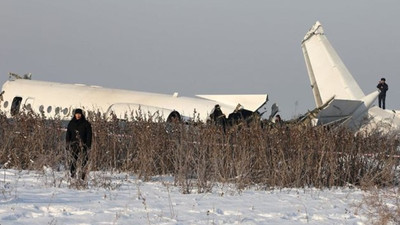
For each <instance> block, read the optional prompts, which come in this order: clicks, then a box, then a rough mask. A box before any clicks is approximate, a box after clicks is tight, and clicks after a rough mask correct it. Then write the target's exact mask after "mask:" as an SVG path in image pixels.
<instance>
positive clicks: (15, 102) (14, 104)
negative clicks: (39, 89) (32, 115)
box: [3, 97, 69, 115]
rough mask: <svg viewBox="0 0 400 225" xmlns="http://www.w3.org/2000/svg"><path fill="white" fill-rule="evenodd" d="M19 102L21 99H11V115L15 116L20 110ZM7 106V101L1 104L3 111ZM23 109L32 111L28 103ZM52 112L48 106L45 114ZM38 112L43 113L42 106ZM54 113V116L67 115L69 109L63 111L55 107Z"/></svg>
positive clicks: (51, 108)
mask: <svg viewBox="0 0 400 225" xmlns="http://www.w3.org/2000/svg"><path fill="white" fill-rule="evenodd" d="M21 102H22V98H21V97H15V98H14V99H13V102H12V104H11V115H15V114H17V113H18V112H19V109H20V106H21ZM8 105H9V102H8V101H5V102H4V104H3V106H4V108H5V109H6V108H7V107H8ZM25 107H26V109H32V105H31V104H30V103H28V104H26V105H25ZM52 110H53V107H52V106H48V107H47V109H46V111H47V113H51V112H52ZM39 111H40V112H41V113H44V112H45V111H44V106H43V105H41V106H39ZM54 112H55V114H56V115H58V114H61V113H62V114H64V115H67V114H68V112H69V109H68V108H64V109H63V108H62V107H56V108H55V109H54Z"/></svg>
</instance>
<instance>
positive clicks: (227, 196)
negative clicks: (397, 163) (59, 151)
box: [0, 170, 368, 225]
mask: <svg viewBox="0 0 400 225" xmlns="http://www.w3.org/2000/svg"><path fill="white" fill-rule="evenodd" d="M74 182H77V181H73V180H70V179H69V178H68V176H67V173H65V172H53V171H51V170H44V172H43V171H42V172H37V171H35V172H33V171H17V170H0V191H1V195H0V224H2V225H4V224H367V223H368V222H367V219H366V217H365V216H363V215H362V214H361V213H360V212H358V210H357V209H358V207H357V204H358V203H360V202H361V201H362V198H363V195H364V192H363V191H361V190H359V189H352V188H340V189H331V190H318V189H282V190H277V189H276V190H257V188H254V189H250V190H244V191H241V192H240V191H238V190H237V189H236V188H235V187H229V186H228V185H221V186H215V187H214V188H213V191H212V193H202V194H195V193H194V194H182V193H181V192H180V189H179V187H175V186H173V185H172V178H171V177H157V178H154V179H153V180H152V181H149V182H142V181H141V180H139V179H137V178H136V177H135V176H131V175H127V174H105V173H91V174H90V178H89V183H88V187H87V188H82V189H79V188H78V189H77V188H76V187H77V186H79V185H77V184H76V183H74Z"/></svg>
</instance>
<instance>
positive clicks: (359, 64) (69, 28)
mask: <svg viewBox="0 0 400 225" xmlns="http://www.w3.org/2000/svg"><path fill="white" fill-rule="evenodd" d="M399 10H400V1H396V0H382V1H366V0H352V1H347V0H337V1H316V0H315V1H309V0H305V1H286V0H276V1H264V0H256V1H250V0H246V1H244V0H243V1H239V0H201V1H194V0H158V1H154V0H140V1H139V0H119V1H116V0H115V1H112V0H69V1H61V0H47V1H46V0H35V1H31V0H18V1H16V0H1V1H0V29H1V30H0V34H1V37H0V83H1V84H2V83H4V82H5V81H6V80H7V79H8V72H15V73H18V74H20V75H22V74H25V73H28V72H31V73H32V74H33V79H35V80H46V81H54V82H66V83H85V84H92V85H101V86H104V87H110V88H121V89H129V90H140V91H149V92H160V93H166V94H172V93H173V92H179V94H180V95H182V96H194V95H195V94H246V93H248V94H262V93H266V94H268V95H269V99H270V104H269V105H271V104H272V103H273V102H276V103H277V104H278V105H279V107H280V110H281V115H282V116H283V118H284V119H290V118H292V117H293V116H294V115H296V114H299V113H304V112H306V111H307V110H308V109H313V108H314V107H315V104H314V99H313V96H312V92H311V89H310V84H309V79H308V75H307V70H306V67H305V64H304V58H303V55H302V50H301V46H300V43H301V40H302V39H303V36H304V35H305V33H306V32H307V31H308V29H309V28H310V27H311V26H312V25H313V24H314V23H315V21H317V20H319V21H320V22H321V23H322V25H323V27H324V30H325V34H326V35H327V37H328V39H329V40H330V42H331V43H332V45H333V47H334V48H335V49H336V51H337V52H338V54H339V55H340V56H341V58H342V60H343V61H344V63H345V64H346V66H347V67H348V69H349V70H350V72H351V73H352V74H353V76H354V78H355V79H356V80H357V81H358V83H359V85H360V86H361V88H362V89H363V91H364V92H365V93H366V94H367V93H370V92H372V91H374V90H376V88H375V87H376V85H377V82H378V80H379V79H380V78H381V77H382V76H384V77H385V78H386V81H387V83H388V84H389V92H388V95H387V104H386V105H387V106H386V107H387V108H392V109H400V101H399V100H398V99H397V97H399V96H400V91H399V86H400V77H399V75H400V61H399V60H400V29H399V28H400V16H399V15H400V14H399ZM71 94H73V93H71Z"/></svg>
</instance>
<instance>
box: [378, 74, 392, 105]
mask: <svg viewBox="0 0 400 225" xmlns="http://www.w3.org/2000/svg"><path fill="white" fill-rule="evenodd" d="M376 87H377V88H378V89H379V96H378V103H379V108H382V109H385V108H386V106H385V103H386V92H387V91H388V90H389V85H387V83H386V79H385V78H381V80H380V81H379V83H378V85H377V86H376Z"/></svg>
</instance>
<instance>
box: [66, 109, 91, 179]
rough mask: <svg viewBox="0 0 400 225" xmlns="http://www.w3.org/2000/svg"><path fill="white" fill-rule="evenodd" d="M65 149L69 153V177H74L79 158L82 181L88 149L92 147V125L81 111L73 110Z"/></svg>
mask: <svg viewBox="0 0 400 225" xmlns="http://www.w3.org/2000/svg"><path fill="white" fill-rule="evenodd" d="M66 141H67V148H68V149H69V150H70V151H71V154H72V162H71V168H70V171H71V177H75V173H76V167H77V165H76V164H77V161H78V158H79V157H82V158H81V163H82V164H81V165H80V166H81V167H82V176H81V178H82V179H83V180H84V179H85V175H86V173H85V172H84V171H83V170H84V169H83V168H84V167H85V166H86V163H87V161H88V149H90V147H91V146H92V125H91V124H90V123H89V121H87V120H86V118H85V115H83V112H82V109H75V112H74V117H73V118H72V120H71V121H70V122H69V123H68V128H67V135H66Z"/></svg>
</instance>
